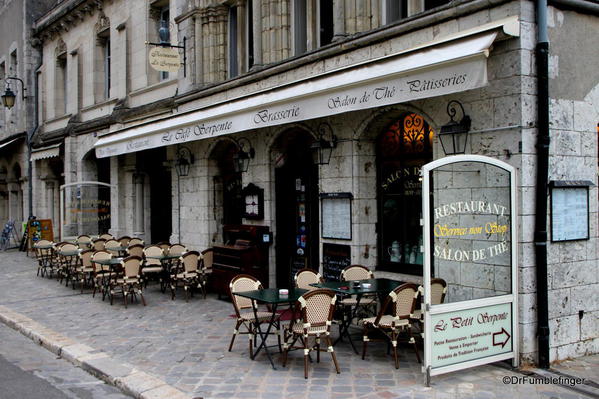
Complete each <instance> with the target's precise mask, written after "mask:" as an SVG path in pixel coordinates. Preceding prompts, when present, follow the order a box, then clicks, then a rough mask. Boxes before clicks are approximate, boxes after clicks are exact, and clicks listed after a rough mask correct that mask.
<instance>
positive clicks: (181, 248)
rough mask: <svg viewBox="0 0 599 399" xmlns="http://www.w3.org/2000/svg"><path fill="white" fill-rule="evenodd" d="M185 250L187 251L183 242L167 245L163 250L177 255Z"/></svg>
mask: <svg viewBox="0 0 599 399" xmlns="http://www.w3.org/2000/svg"><path fill="white" fill-rule="evenodd" d="M185 252H187V248H185V245H183V244H173V245H171V246H170V247H168V249H166V250H164V253H167V254H169V255H179V256H181V255H183V254H184V253H185Z"/></svg>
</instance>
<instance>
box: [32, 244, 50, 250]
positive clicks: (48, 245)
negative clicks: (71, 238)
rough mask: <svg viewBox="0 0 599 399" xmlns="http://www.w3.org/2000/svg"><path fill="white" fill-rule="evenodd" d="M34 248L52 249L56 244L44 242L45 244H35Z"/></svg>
mask: <svg viewBox="0 0 599 399" xmlns="http://www.w3.org/2000/svg"><path fill="white" fill-rule="evenodd" d="M33 248H37V249H52V248H54V244H44V245H38V244H33Z"/></svg>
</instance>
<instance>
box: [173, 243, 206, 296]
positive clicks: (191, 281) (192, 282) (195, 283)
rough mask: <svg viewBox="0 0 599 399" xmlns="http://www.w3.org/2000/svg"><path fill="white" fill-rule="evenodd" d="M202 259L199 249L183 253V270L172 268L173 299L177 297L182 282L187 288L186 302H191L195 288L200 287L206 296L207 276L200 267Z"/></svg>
mask: <svg viewBox="0 0 599 399" xmlns="http://www.w3.org/2000/svg"><path fill="white" fill-rule="evenodd" d="M200 260H201V255H200V253H199V252H198V251H189V252H185V253H184V254H183V255H181V258H180V264H181V265H182V270H177V271H176V272H174V273H173V270H174V269H173V270H171V276H170V285H171V299H175V292H176V289H177V286H179V284H182V285H183V288H184V289H185V301H186V302H189V296H190V295H193V289H194V288H199V289H200V290H201V291H202V294H203V295H204V298H206V278H205V276H204V274H203V273H202V270H201V269H200Z"/></svg>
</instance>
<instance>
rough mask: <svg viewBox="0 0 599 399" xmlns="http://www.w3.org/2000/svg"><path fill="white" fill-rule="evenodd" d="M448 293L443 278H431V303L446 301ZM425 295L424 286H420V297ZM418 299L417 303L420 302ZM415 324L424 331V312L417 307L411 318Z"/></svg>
mask: <svg viewBox="0 0 599 399" xmlns="http://www.w3.org/2000/svg"><path fill="white" fill-rule="evenodd" d="M446 294H447V282H446V281H445V280H443V279H442V278H434V279H432V280H431V304H432V305H439V304H441V303H443V302H445V295H446ZM422 295H424V287H423V286H420V287H418V299H420V300H421V299H422ZM418 302H419V301H418V300H417V301H416V304H418ZM410 321H412V322H413V323H414V324H416V325H418V327H419V329H420V331H421V332H422V333H424V314H423V313H422V309H415V310H414V313H413V317H412V318H411V319H410Z"/></svg>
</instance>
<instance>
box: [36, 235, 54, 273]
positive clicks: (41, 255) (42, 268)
mask: <svg viewBox="0 0 599 399" xmlns="http://www.w3.org/2000/svg"><path fill="white" fill-rule="evenodd" d="M51 245H52V241H48V240H39V241H38V242H36V243H35V245H34V247H33V249H34V251H35V258H36V260H37V264H38V266H37V275H38V276H41V277H44V276H45V275H46V274H47V273H48V270H50V277H52V248H51V247H49V248H39V247H40V246H51Z"/></svg>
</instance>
